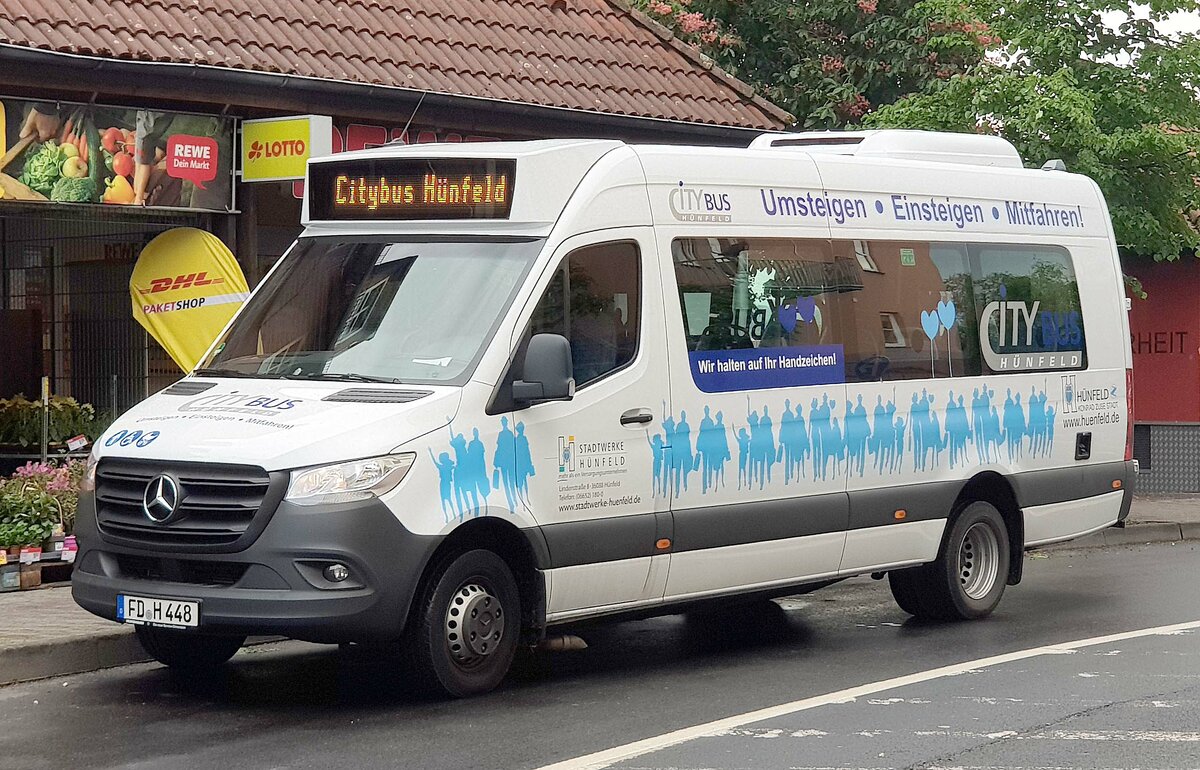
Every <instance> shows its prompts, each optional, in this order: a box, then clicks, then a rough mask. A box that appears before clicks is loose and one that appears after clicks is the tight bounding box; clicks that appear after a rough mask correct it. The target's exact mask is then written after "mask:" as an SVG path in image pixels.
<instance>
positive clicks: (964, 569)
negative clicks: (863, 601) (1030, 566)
mask: <svg viewBox="0 0 1200 770" xmlns="http://www.w3.org/2000/svg"><path fill="white" fill-rule="evenodd" d="M1008 561H1009V551H1008V529H1007V528H1006V527H1005V526H1004V518H1003V517H1002V516H1001V515H1000V512H999V511H997V510H996V508H995V507H994V506H993V505H992V504H991V503H987V502H983V501H981V500H977V501H975V502H972V503H970V504H968V505H967V506H966V507H964V508H962V509H961V510H960V511H959V513H958V515H957V516H955V517H954V518H953V521H952V523H951V526H950V531H949V532H947V533H946V539H945V541H944V542H943V543H942V548H941V551H940V552H939V553H938V558H937V560H936V561H933V562H931V563H929V564H924V565H922V566H920V567H911V568H909V569H903V570H894V571H892V572H889V573H888V583H889V584H890V585H891V589H892V596H894V597H895V598H896V603H897V604H899V605H900V609H902V610H904V611H905V612H907V613H909V614H910V615H915V616H917V617H918V618H923V619H928V620H971V619H974V618H982V617H984V616H986V615H989V614H991V612H992V610H994V609H995V608H996V605H997V604H999V603H1000V597H1001V596H1003V595H1004V586H1005V584H1006V583H1007V581H1008Z"/></svg>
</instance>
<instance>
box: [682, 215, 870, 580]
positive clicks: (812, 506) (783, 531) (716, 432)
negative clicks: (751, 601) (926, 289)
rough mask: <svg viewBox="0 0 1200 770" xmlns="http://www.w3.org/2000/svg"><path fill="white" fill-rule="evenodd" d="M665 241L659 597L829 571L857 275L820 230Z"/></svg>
mask: <svg viewBox="0 0 1200 770" xmlns="http://www.w3.org/2000/svg"><path fill="white" fill-rule="evenodd" d="M660 249H662V250H663V251H664V252H665V253H669V254H670V255H671V261H670V263H669V264H667V265H665V266H664V273H665V274H666V275H665V277H664V281H666V282H667V284H668V286H669V289H668V290H667V292H666V295H667V296H666V298H665V300H664V302H665V304H666V305H667V308H668V309H667V311H666V316H667V337H668V340H667V346H668V355H669V357H670V360H671V363H672V366H673V367H674V368H673V372H674V375H675V376H674V377H673V378H672V381H671V392H672V401H671V404H672V412H671V413H670V415H668V417H667V418H665V419H664V420H663V423H662V425H661V430H662V432H663V435H664V437H666V443H668V444H669V445H670V447H671V451H670V457H671V463H670V468H669V472H668V473H667V474H665V475H664V478H663V480H662V482H661V484H660V486H661V487H662V488H664V489H665V491H666V494H668V495H669V496H670V497H671V498H672V516H673V528H674V529H673V533H674V538H673V540H674V543H673V545H672V553H671V570H670V576H669V578H668V581H667V591H666V598H667V600H669V601H678V600H683V599H688V598H693V597H700V596H705V595H713V594H719V593H728V592H733V591H738V590H747V589H750V588H754V587H769V586H772V585H785V584H789V583H796V582H798V581H800V580H820V579H822V578H827V577H832V576H835V575H836V574H837V570H838V565H839V563H840V561H841V557H842V548H843V545H844V543H845V539H846V524H847V518H848V504H847V500H846V494H845V489H846V480H845V463H846V460H845V457H846V452H845V443H844V436H845V432H846V431H845V427H844V421H845V414H846V403H845V401H846V387H845V384H844V383H845V373H844V370H843V350H842V344H841V339H842V335H843V334H844V333H845V328H844V327H845V323H846V318H847V317H848V314H849V309H850V305H851V302H852V299H853V289H854V288H855V286H856V283H855V274H854V271H853V270H852V269H850V266H849V265H847V264H845V263H844V261H838V260H836V259H835V258H834V255H833V253H832V252H831V249H830V244H829V241H828V239H825V238H806V239H801V238H791V239H784V238H772V237H763V238H755V237H741V236H736V235H734V236H729V237H712V236H709V237H694V236H690V237H676V238H673V239H672V240H671V241H670V242H669V243H660ZM668 250H669V251H668Z"/></svg>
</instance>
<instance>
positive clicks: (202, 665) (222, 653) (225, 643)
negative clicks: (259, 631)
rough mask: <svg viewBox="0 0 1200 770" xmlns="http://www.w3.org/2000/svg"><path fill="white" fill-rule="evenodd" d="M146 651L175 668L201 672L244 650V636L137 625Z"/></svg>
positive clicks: (136, 631) (138, 634) (139, 640)
mask: <svg viewBox="0 0 1200 770" xmlns="http://www.w3.org/2000/svg"><path fill="white" fill-rule="evenodd" d="M134 631H135V633H136V634H137V640H138V642H139V643H141V645H142V649H143V650H145V651H146V654H147V655H149V656H150V657H152V658H154V659H155V660H157V661H158V662H159V663H162V664H163V665H164V666H169V667H171V668H174V669H179V670H183V671H202V670H205V669H212V668H216V667H217V666H220V665H221V664H222V663H225V662H226V661H228V660H229V659H230V658H232V657H233V655H234V653H236V652H237V651H238V650H240V649H241V647H242V645H243V644H244V643H245V641H246V637H244V636H211V635H208V634H199V633H195V632H191V631H175V630H172V629H169V628H154V627H153V626H135V627H134Z"/></svg>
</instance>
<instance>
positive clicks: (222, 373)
mask: <svg viewBox="0 0 1200 770" xmlns="http://www.w3.org/2000/svg"><path fill="white" fill-rule="evenodd" d="M192 374H194V375H198V376H200V377H256V378H263V379H269V378H266V377H265V375H262V374H257V373H255V372H239V371H237V370H236V369H197V370H195V371H194V372H192Z"/></svg>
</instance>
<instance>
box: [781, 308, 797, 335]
mask: <svg viewBox="0 0 1200 770" xmlns="http://www.w3.org/2000/svg"><path fill="white" fill-rule="evenodd" d="M779 323H780V325H781V326H783V328H784V330H785V331H786V332H787V333H788V334H791V333H792V332H793V331H794V330H795V328H796V306H795V305H783V306H781V307H780V308H779Z"/></svg>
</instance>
